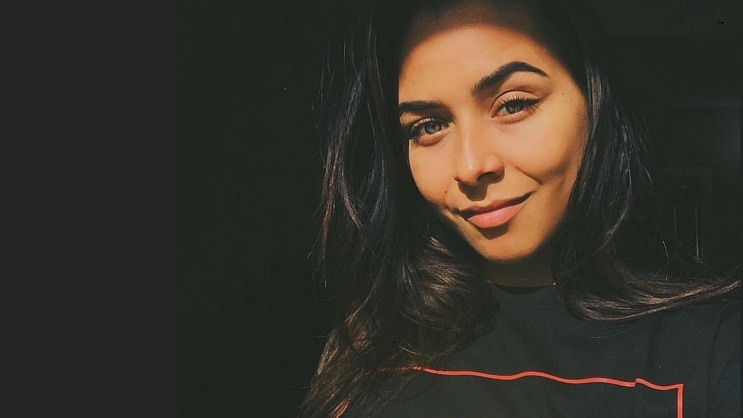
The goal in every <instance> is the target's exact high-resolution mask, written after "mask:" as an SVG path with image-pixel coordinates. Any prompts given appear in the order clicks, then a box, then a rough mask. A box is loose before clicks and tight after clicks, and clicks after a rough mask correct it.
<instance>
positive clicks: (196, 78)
mask: <svg viewBox="0 0 743 418" xmlns="http://www.w3.org/2000/svg"><path fill="white" fill-rule="evenodd" d="M596 3H597V9H598V10H599V14H600V15H601V16H602V19H603V20H604V24H605V26H606V27H607V29H608V31H609V32H610V34H611V35H612V37H613V39H614V40H615V41H616V44H617V48H618V49H617V52H618V53H619V55H620V56H621V57H623V63H624V64H623V67H622V72H623V73H624V76H625V77H626V78H627V79H628V80H630V81H631V83H630V84H631V85H633V86H635V87H636V88H637V89H638V91H639V92H641V93H642V94H643V95H645V96H646V97H647V98H648V99H647V102H646V104H647V106H646V109H645V112H646V116H647V117H648V119H649V120H650V122H651V127H652V128H653V130H654V131H655V133H656V135H657V138H658V142H659V144H660V146H661V147H662V148H661V149H662V153H661V159H662V160H661V163H662V164H663V166H664V167H667V169H666V171H667V172H668V174H669V175H670V176H671V177H669V178H670V179H671V181H669V189H668V190H667V191H666V193H667V194H668V195H669V196H670V197H671V198H672V199H674V201H675V202H676V204H677V214H679V220H678V223H679V234H681V235H684V234H686V235H685V237H688V238H689V239H690V240H692V239H693V237H694V236H695V234H694V233H693V231H692V232H689V231H690V230H693V227H689V225H690V224H689V222H691V223H692V224H693V220H691V221H690V220H689V219H690V218H689V216H691V215H688V213H690V212H689V211H690V210H691V208H693V206H694V205H697V207H698V211H699V219H698V223H699V224H700V225H702V226H703V228H701V236H700V238H701V240H702V242H703V248H704V251H705V253H706V254H707V255H709V256H710V257H712V258H713V259H714V260H716V261H717V262H718V263H719V264H720V265H723V266H725V267H732V266H735V265H737V264H738V263H739V257H740V235H741V234H740V232H741V226H740V201H741V183H740V74H741V59H740V56H741V55H740V52H741V48H740V39H741V30H740V28H741V26H740V4H739V2H736V1H722V0H716V1H714V2H699V3H701V4H697V3H696V2H692V1H681V0H676V1H665V2H647V1H640V0H636V1H626V2H599V1H597V2H596ZM333 10H334V5H333V3H332V2H330V1H320V0H315V1H300V0H274V1H264V2H255V3H253V2H247V1H236V0H232V1H220V2H209V3H207V2H203V1H196V0H184V1H181V2H180V3H179V6H178V62H177V64H178V77H177V82H178V97H177V106H178V107H177V111H178V127H177V129H178V163H177V164H178V166H177V168H178V186H177V193H178V270H177V272H178V286H177V299H178V305H177V308H178V415H179V416H180V417H237V416H240V417H243V416H250V417H270V416H294V415H296V409H295V408H296V406H297V405H298V403H299V401H300V400H301V396H302V391H303V387H304V386H305V385H306V384H307V383H308V380H309V378H310V376H311V373H312V370H313V368H314V366H315V362H316V361H317V354H318V350H319V348H320V345H321V343H322V335H323V333H324V332H325V331H326V328H327V323H328V315H327V312H326V311H327V307H326V306H324V304H322V303H321V304H316V302H315V300H314V297H313V291H312V285H311V282H310V268H309V264H308V262H307V260H306V256H307V253H308V251H309V246H310V243H311V234H310V225H311V214H312V211H313V209H314V205H315V199H316V196H317V192H318V189H317V187H318V186H317V183H318V176H319V162H318V149H317V145H316V137H315V134H314V131H313V126H312V119H311V116H312V113H311V102H312V98H313V96H314V94H315V91H316V87H317V86H316V81H317V78H318V71H319V63H320V61H319V56H320V53H321V49H322V45H323V43H324V41H325V39H327V37H328V36H330V35H332V28H333V27H335V26H336V23H337V21H336V20H334V19H336V17H335V16H334V14H333ZM659 192H662V191H659ZM669 210H670V208H669ZM669 213H670V212H669Z"/></svg>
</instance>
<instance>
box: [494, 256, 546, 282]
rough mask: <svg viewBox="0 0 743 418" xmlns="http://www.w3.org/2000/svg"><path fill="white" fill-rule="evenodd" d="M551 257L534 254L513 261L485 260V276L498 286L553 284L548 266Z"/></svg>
mask: <svg viewBox="0 0 743 418" xmlns="http://www.w3.org/2000/svg"><path fill="white" fill-rule="evenodd" d="M550 262H551V258H550V257H548V256H545V255H534V256H532V257H529V259H528V260H523V261H519V262H515V263H508V264H505V263H493V262H487V261H486V262H485V263H484V265H483V271H484V274H485V278H486V279H487V280H488V281H490V282H492V283H495V284H496V285H499V286H507V287H541V286H550V285H553V284H555V280H554V278H553V277H552V269H551V268H550Z"/></svg>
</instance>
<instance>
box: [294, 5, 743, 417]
mask: <svg viewBox="0 0 743 418" xmlns="http://www.w3.org/2000/svg"><path fill="white" fill-rule="evenodd" d="M356 10H357V12H358V16H359V18H358V19H359V20H358V21H352V22H351V25H350V26H351V27H353V28H355V30H354V31H351V32H350V33H349V34H348V36H347V37H346V38H345V39H344V43H343V45H338V48H337V49H338V50H339V51H342V53H343V55H342V57H343V61H342V62H339V63H337V65H331V66H329V67H328V69H327V71H326V77H325V78H324V80H323V82H324V86H325V90H324V96H323V97H322V105H323V107H322V109H323V110H324V112H325V113H324V114H323V117H324V120H325V121H326V124H327V125H326V126H327V129H328V130H327V132H326V135H325V137H326V138H327V140H328V143H327V153H326V156H325V172H324V178H323V186H324V194H323V196H322V210H321V213H320V215H321V228H320V234H319V240H318V243H317V247H316V255H317V259H318V266H319V273H320V276H321V277H322V279H323V283H324V284H325V286H326V287H327V288H328V289H329V290H330V291H331V292H333V293H334V294H336V295H337V296H338V298H339V302H340V304H339V306H340V314H339V319H338V321H337V322H336V324H335V325H334V327H333V329H332V331H331V334H330V336H329V339H328V342H327V344H326V346H325V349H324V352H323V354H322V357H321V359H320V364H319V366H318V370H317V372H316V375H315V377H314V379H313V382H312V384H311V386H310V388H309V391H308V394H307V398H306V399H305V403H304V408H303V412H304V414H305V415H307V416H339V415H342V416H344V417H352V416H361V417H366V416H383V417H410V416H426V417H428V416H463V417H464V416H466V417H471V416H506V417H532V416H570V417H576V416H587V417H588V416H590V417H596V416H601V417H610V416H617V417H626V416H678V417H681V416H682V414H685V415H686V416H694V417H696V416H710V417H724V416H737V415H739V414H740V395H739V392H740V369H739V364H740V341H739V338H740V315H739V312H740V310H739V309H740V308H739V304H738V303H737V302H730V301H728V302H725V299H728V298H729V297H730V296H731V295H732V294H733V292H735V291H737V288H738V281H737V279H736V277H737V276H730V275H728V276H724V275H716V274H714V273H712V272H710V271H709V270H708V269H707V268H706V267H705V265H704V264H703V263H702V262H701V261H700V260H697V259H694V258H692V257H689V256H686V255H685V253H684V252H683V251H682V249H681V247H679V246H678V245H675V244H673V243H672V240H670V239H669V238H668V237H666V236H665V235H664V234H663V233H662V231H660V229H659V227H658V226H657V225H658V221H657V216H656V215H657V211H656V209H655V205H654V204H653V193H654V190H653V189H654V178H653V174H652V172H653V171H652V164H651V161H650V160H649V151H648V144H647V143H646V135H645V133H644V131H643V130H642V129H641V125H640V123H639V122H638V121H636V120H635V119H633V117H632V116H631V115H630V114H629V113H628V112H627V111H626V109H625V107H624V99H623V98H622V97H621V96H620V94H621V93H622V90H621V89H615V88H614V87H615V86H616V85H615V84H613V81H611V82H610V77H609V74H608V69H609V68H610V67H611V66H610V63H609V62H608V61H607V60H606V59H605V58H604V57H603V54H602V53H603V52H604V51H603V50H602V43H601V41H602V39H601V37H600V36H599V31H598V30H597V28H596V27H595V25H596V20H595V19H592V17H591V16H590V14H588V13H587V11H588V8H587V7H586V6H585V5H583V4H578V3H575V2H572V1H562V2H561V1H544V2H541V1H536V0H528V1H518V0H493V1H488V0H470V1H427V2H426V1H407V2H394V1H391V2H382V1H378V2H371V3H368V4H365V5H364V6H362V7H358V8H357V9H356Z"/></svg>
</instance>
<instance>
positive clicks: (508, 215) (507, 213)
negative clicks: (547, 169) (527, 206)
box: [461, 193, 531, 229]
mask: <svg viewBox="0 0 743 418" xmlns="http://www.w3.org/2000/svg"><path fill="white" fill-rule="evenodd" d="M530 195H531V193H527V194H525V195H523V196H520V197H517V198H514V199H507V200H496V201H494V202H491V203H490V204H488V205H486V206H471V207H469V208H467V209H465V210H462V211H461V214H462V217H464V218H465V219H466V220H467V221H468V222H469V223H471V224H473V225H474V226H476V227H478V228H483V229H485V228H496V227H499V226H502V225H504V224H506V223H507V222H508V221H510V220H511V219H512V218H513V217H514V216H516V214H517V213H519V211H520V210H521V208H522V207H524V202H526V199H528V198H529V196H530Z"/></svg>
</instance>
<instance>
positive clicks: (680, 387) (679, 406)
mask: <svg viewBox="0 0 743 418" xmlns="http://www.w3.org/2000/svg"><path fill="white" fill-rule="evenodd" d="M412 369H413V370H420V371H422V372H426V373H431V374H438V375H443V376H474V377H482V378H485V379H493V380H504V381H508V380H516V379H521V378H523V377H528V376H535V377H543V378H545V379H549V380H554V381H556V382H560V383H566V384H569V385H583V384H588V383H607V384H610V385H616V386H622V387H627V388H633V387H635V386H637V384H640V385H643V386H647V387H649V388H651V389H655V390H662V391H667V390H677V391H678V392H677V394H676V417H677V418H683V404H684V403H683V399H684V396H683V394H684V384H683V383H679V384H675V385H656V384H654V383H650V382H648V381H647V380H645V379H641V378H637V379H635V380H634V381H631V382H630V381H625V380H618V379H612V378H609V377H587V378H583V379H568V378H564V377H559V376H555V375H551V374H549V373H544V372H538V371H525V372H521V373H516V374H512V375H500V374H492V373H483V372H477V371H472V370H436V369H431V368H428V367H419V366H418V367H413V368H412Z"/></svg>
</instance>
